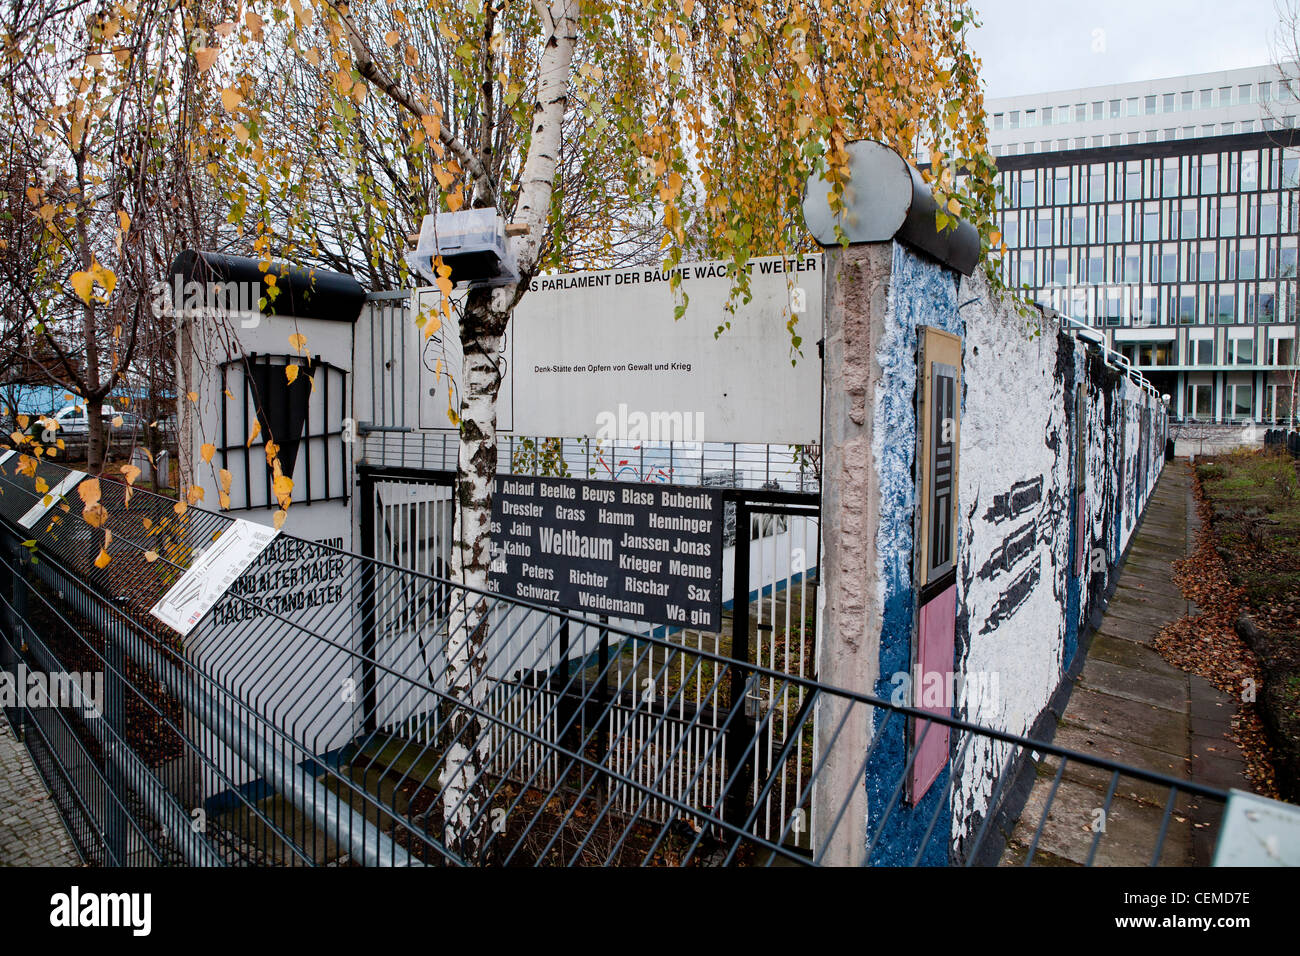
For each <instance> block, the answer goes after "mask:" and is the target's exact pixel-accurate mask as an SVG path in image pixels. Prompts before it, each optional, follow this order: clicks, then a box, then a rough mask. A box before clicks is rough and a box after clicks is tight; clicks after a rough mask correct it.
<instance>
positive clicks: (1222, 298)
mask: <svg viewBox="0 0 1300 956" xmlns="http://www.w3.org/2000/svg"><path fill="white" fill-rule="evenodd" d="M1215 317H1216V318H1217V319H1218V322H1219V324H1220V325H1232V324H1233V323H1234V322H1235V321H1237V297H1236V295H1235V294H1234V293H1233V292H1232V286H1225V287H1222V288H1220V289H1219V297H1218V308H1217V309H1216V310H1215Z"/></svg>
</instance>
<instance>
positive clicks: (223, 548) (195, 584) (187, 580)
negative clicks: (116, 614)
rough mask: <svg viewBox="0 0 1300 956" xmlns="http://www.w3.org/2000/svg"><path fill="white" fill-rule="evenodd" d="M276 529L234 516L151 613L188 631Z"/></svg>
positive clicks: (233, 581) (184, 633)
mask: <svg viewBox="0 0 1300 956" xmlns="http://www.w3.org/2000/svg"><path fill="white" fill-rule="evenodd" d="M279 533H280V532H279V531H277V530H276V529H275V528H268V527H267V526H266V525H261V524H254V523H253V522H251V521H245V520H244V519H243V518H236V519H235V523H234V524H232V525H231V526H230V527H229V528H227V529H226V530H225V531H223V532H221V537H219V538H217V540H216V541H214V542H213V543H212V544H211V545H210V546H209V547H208V548H207V549H206V550H205V551H203V552H202V553H201V554H200V555H199V556H198V559H197V560H195V562H194V563H193V564H191V565H190V567H189V570H187V571H186V572H185V573H184V574H182V575H181V577H180V580H178V581H177V582H176V583H175V584H173V585H172V586H171V588H170V589H169V590H168V591H167V593H166V594H164V595H163V597H162V600H160V601H159V602H158V603H157V604H156V605H155V606H154V608H153V610H152V611H151V612H150V613H151V614H153V616H154V617H156V618H158V620H160V621H162V622H163V623H164V624H166V625H167V626H168V627H170V628H172V629H174V630H176V631H179V632H180V633H181V634H182V635H186V634H189V632H190V631H192V630H193V629H194V625H196V624H198V623H199V621H201V620H202V619H203V616H204V615H205V614H207V613H208V611H210V610H212V607H213V605H215V604H216V603H217V601H219V600H220V599H221V597H222V595H224V594H225V593H226V591H227V590H229V588H230V586H231V585H232V584H234V583H235V581H236V579H238V578H239V576H240V575H241V574H243V573H244V572H245V571H246V570H248V566H249V565H250V564H252V563H253V562H254V561H255V560H257V556H258V555H260V554H261V553H262V552H263V551H264V550H266V546H267V545H268V544H270V543H271V541H272V540H273V539H274V538H275V536H276V535H277V534H279Z"/></svg>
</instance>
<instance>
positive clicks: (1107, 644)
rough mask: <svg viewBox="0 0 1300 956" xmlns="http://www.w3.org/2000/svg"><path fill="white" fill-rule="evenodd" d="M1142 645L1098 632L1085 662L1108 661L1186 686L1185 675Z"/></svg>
mask: <svg viewBox="0 0 1300 956" xmlns="http://www.w3.org/2000/svg"><path fill="white" fill-rule="evenodd" d="M1144 643H1146V642H1139V641H1135V640H1132V639H1125V638H1123V637H1117V636H1112V634H1111V633H1109V632H1107V633H1102V632H1100V631H1099V632H1097V633H1096V634H1094V635H1093V638H1092V645H1091V647H1089V648H1088V657H1087V660H1088V662H1089V663H1091V662H1092V661H1093V660H1094V659H1095V660H1099V661H1108V662H1110V663H1112V664H1122V665H1123V666H1125V667H1137V668H1141V669H1142V670H1143V671H1145V672H1147V673H1148V674H1159V675H1161V676H1164V677H1176V678H1178V679H1179V680H1181V681H1182V682H1183V684H1184V685H1186V683H1187V675H1186V674H1185V673H1183V672H1182V671H1180V670H1179V669H1178V668H1177V667H1175V666H1174V665H1173V664H1170V663H1169V662H1168V661H1166V660H1165V659H1164V658H1163V657H1161V656H1160V655H1159V654H1157V653H1156V652H1155V651H1153V650H1151V649H1150V648H1148V647H1145V646H1143V645H1144Z"/></svg>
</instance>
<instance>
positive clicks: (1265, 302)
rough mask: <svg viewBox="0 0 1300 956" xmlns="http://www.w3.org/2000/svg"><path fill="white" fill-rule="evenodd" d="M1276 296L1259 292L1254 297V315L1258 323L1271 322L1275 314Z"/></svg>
mask: <svg viewBox="0 0 1300 956" xmlns="http://www.w3.org/2000/svg"><path fill="white" fill-rule="evenodd" d="M1276 298H1277V297H1276V295H1275V294H1274V293H1272V292H1260V293H1259V295H1258V296H1257V297H1256V305H1255V315H1256V320H1257V321H1259V322H1272V321H1273V319H1274V316H1275V315H1276V312H1277V303H1276V301H1275V300H1276Z"/></svg>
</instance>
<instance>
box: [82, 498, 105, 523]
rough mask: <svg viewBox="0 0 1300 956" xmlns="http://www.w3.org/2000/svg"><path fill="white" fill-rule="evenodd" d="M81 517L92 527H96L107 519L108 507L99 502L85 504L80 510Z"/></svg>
mask: <svg viewBox="0 0 1300 956" xmlns="http://www.w3.org/2000/svg"><path fill="white" fill-rule="evenodd" d="M81 517H82V519H83V520H84V521H85V522H86V524H88V525H90V526H91V527H92V528H98V527H101V526H102V525H103V524H104V522H105V521H107V520H108V509H107V508H105V507H104V506H103V505H101V504H99V503H95V504H93V505H87V506H86V507H85V508H83V509H82V511H81Z"/></svg>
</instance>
